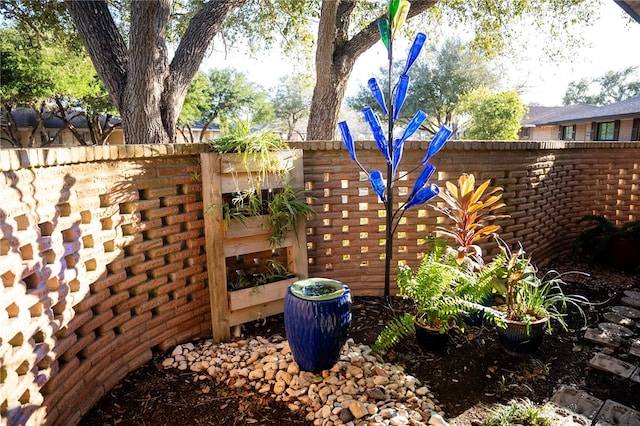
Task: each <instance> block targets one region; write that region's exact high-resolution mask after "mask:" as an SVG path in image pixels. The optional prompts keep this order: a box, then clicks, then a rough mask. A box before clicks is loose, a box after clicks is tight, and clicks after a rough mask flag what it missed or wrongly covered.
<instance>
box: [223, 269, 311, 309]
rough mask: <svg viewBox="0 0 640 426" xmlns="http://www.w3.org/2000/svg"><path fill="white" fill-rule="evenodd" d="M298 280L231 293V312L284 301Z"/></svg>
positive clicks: (283, 281)
mask: <svg viewBox="0 0 640 426" xmlns="http://www.w3.org/2000/svg"><path fill="white" fill-rule="evenodd" d="M296 281H298V278H297V277H296V278H290V279H287V280H282V281H277V282H274V283H269V284H264V285H260V286H257V287H251V288H244V289H242V290H236V291H230V292H229V310H230V311H231V312H232V313H233V312H234V311H238V310H241V309H244V308H248V307H250V306H253V305H262V304H264V303H267V302H269V301H272V300H280V299H284V296H285V295H286V294H287V288H289V286H290V285H291V283H294V282H296Z"/></svg>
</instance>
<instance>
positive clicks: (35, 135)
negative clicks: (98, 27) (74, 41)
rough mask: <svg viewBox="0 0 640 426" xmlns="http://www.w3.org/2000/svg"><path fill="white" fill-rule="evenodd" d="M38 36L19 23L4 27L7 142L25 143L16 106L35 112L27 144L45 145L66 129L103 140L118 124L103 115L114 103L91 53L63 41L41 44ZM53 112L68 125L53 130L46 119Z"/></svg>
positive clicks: (0, 89) (0, 35)
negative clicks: (84, 129)
mask: <svg viewBox="0 0 640 426" xmlns="http://www.w3.org/2000/svg"><path fill="white" fill-rule="evenodd" d="M45 36H46V34H41V37H45ZM34 40H35V39H34V38H33V37H29V36H28V35H27V33H25V32H22V31H20V30H18V29H17V28H16V27H9V28H4V29H0V41H1V42H2V46H3V49H2V61H1V64H0V67H1V69H0V72H1V73H2V85H1V86H0V94H1V95H2V102H3V104H2V112H3V113H4V114H5V116H6V117H7V120H6V123H4V124H3V126H2V134H3V135H2V137H3V139H4V140H5V142H8V143H9V144H10V145H12V146H22V144H21V141H20V135H19V134H18V132H17V130H18V129H17V127H16V126H17V124H16V122H15V119H14V116H13V115H14V112H15V111H16V109H17V108H28V109H29V110H30V111H31V112H32V113H33V114H34V115H35V125H34V126H33V127H32V130H31V133H30V135H29V140H28V142H27V145H28V146H46V145H48V144H49V143H51V142H53V141H54V140H55V139H56V138H57V136H58V134H59V133H60V132H61V131H62V130H64V129H69V131H71V133H72V135H73V137H74V138H75V139H76V140H77V142H78V143H79V144H81V145H89V144H95V143H104V142H105V141H106V138H108V135H109V134H110V133H111V131H112V130H113V127H114V124H113V123H112V122H111V120H110V117H108V118H107V117H106V115H105V114H109V113H112V112H113V107H112V106H111V105H110V104H109V102H108V97H107V96H106V94H107V93H106V90H105V89H104V86H103V85H102V84H101V82H100V81H99V80H98V79H97V76H96V73H95V70H94V68H93V66H92V65H91V61H90V60H89V58H88V57H87V55H86V54H85V53H84V52H83V51H82V50H79V49H69V48H68V45H65V44H57V45H56V44H41V45H38V44H34ZM69 70H73V72H69ZM52 117H58V118H59V119H60V120H61V121H62V122H63V124H64V127H62V128H59V129H58V130H57V131H56V133H54V134H51V135H50V134H48V133H47V132H46V131H45V129H44V122H45V121H46V120H48V119H50V118H52ZM105 118H106V120H105ZM77 124H81V125H82V126H86V127H87V129H88V130H89V134H90V136H91V138H90V139H88V140H85V139H86V138H85V134H84V133H83V132H81V131H80V130H79V129H78V128H77V127H76V125H77Z"/></svg>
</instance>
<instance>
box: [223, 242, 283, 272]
mask: <svg viewBox="0 0 640 426" xmlns="http://www.w3.org/2000/svg"><path fill="white" fill-rule="evenodd" d="M292 243H293V240H292V239H291V234H289V236H287V238H285V239H284V241H283V242H282V244H280V245H278V246H275V247H273V246H271V245H270V244H269V240H267V238H256V237H242V238H234V239H227V240H224V256H225V257H231V256H242V255H244V254H248V253H257V252H260V251H266V250H271V249H272V248H284V247H290V246H291V244H292ZM291 272H293V273H296V272H295V271H291Z"/></svg>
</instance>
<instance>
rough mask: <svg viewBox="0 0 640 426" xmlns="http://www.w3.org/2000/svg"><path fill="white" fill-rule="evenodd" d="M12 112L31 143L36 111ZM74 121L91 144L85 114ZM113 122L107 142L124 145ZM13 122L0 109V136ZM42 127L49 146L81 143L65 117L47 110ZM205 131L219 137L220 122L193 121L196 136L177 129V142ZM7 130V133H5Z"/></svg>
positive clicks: (24, 140) (5, 143) (206, 136)
mask: <svg viewBox="0 0 640 426" xmlns="http://www.w3.org/2000/svg"><path fill="white" fill-rule="evenodd" d="M12 116H13V119H14V121H15V124H16V126H17V128H18V132H17V133H18V135H19V138H20V142H21V143H22V146H23V147H27V146H28V143H29V135H30V134H31V133H32V132H33V130H34V128H36V126H37V125H38V122H37V119H36V114H35V112H34V111H33V110H32V109H30V108H16V109H15V110H13V111H12ZM70 121H71V124H72V125H73V127H74V128H75V129H76V130H77V131H78V133H79V134H80V135H81V137H82V138H83V139H84V140H85V141H86V144H87V145H91V135H90V134H89V128H88V127H87V121H86V118H85V117H84V116H83V115H75V116H74V117H73V118H71V120H70ZM110 124H111V126H114V128H113V131H112V132H111V134H110V135H109V137H108V139H107V142H106V143H107V144H108V145H124V143H125V140H124V132H123V131H122V127H121V126H120V118H118V117H111V118H110ZM9 125H10V121H9V120H8V117H7V114H6V113H5V112H2V113H0V138H2V139H7V136H8V130H7V129H6V127H7V126H9ZM42 131H43V132H44V133H45V134H46V138H48V140H49V142H48V143H47V144H46V146H47V147H56V146H79V145H80V143H79V142H78V141H77V139H76V138H75V137H74V135H73V134H72V132H71V131H70V130H69V129H68V128H67V126H66V125H65V124H64V123H63V121H62V120H61V119H60V118H58V117H56V116H55V115H53V114H51V113H46V118H45V119H44V120H43V127H42ZM203 132H204V135H203V137H202V138H203V140H205V141H206V140H209V139H213V138H218V137H220V126H219V125H217V124H210V125H209V126H208V127H207V129H206V130H204V124H202V123H200V122H198V123H195V124H193V125H191V134H192V135H193V138H191V137H189V135H187V137H185V135H184V134H182V133H181V132H178V133H177V135H176V143H191V142H192V141H195V142H197V141H199V140H200V134H201V133H203ZM5 133H7V134H5ZM36 140H37V141H38V142H37V143H36V145H35V146H36V147H39V146H40V143H39V141H40V136H39V135H38V136H37V138H36ZM9 147H12V145H11V144H10V143H9V142H8V141H7V140H0V148H9Z"/></svg>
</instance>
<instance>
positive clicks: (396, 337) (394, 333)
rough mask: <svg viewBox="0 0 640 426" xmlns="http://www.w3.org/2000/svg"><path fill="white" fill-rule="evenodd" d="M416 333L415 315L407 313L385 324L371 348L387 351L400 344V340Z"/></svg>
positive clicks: (377, 350) (376, 350) (375, 350)
mask: <svg viewBox="0 0 640 426" xmlns="http://www.w3.org/2000/svg"><path fill="white" fill-rule="evenodd" d="M415 333H416V327H415V316H413V315H411V314H409V313H405V314H404V315H403V316H401V317H399V318H396V319H395V320H393V321H392V322H390V323H389V324H387V325H386V326H385V328H384V329H383V330H382V332H381V333H380V334H379V335H378V338H377V339H376V342H375V343H374V344H373V346H372V347H371V349H373V351H374V352H382V351H387V350H389V349H390V348H392V347H393V346H395V345H396V344H398V343H399V342H400V340H402V339H404V338H406V337H409V336H411V335H413V334H415Z"/></svg>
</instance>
